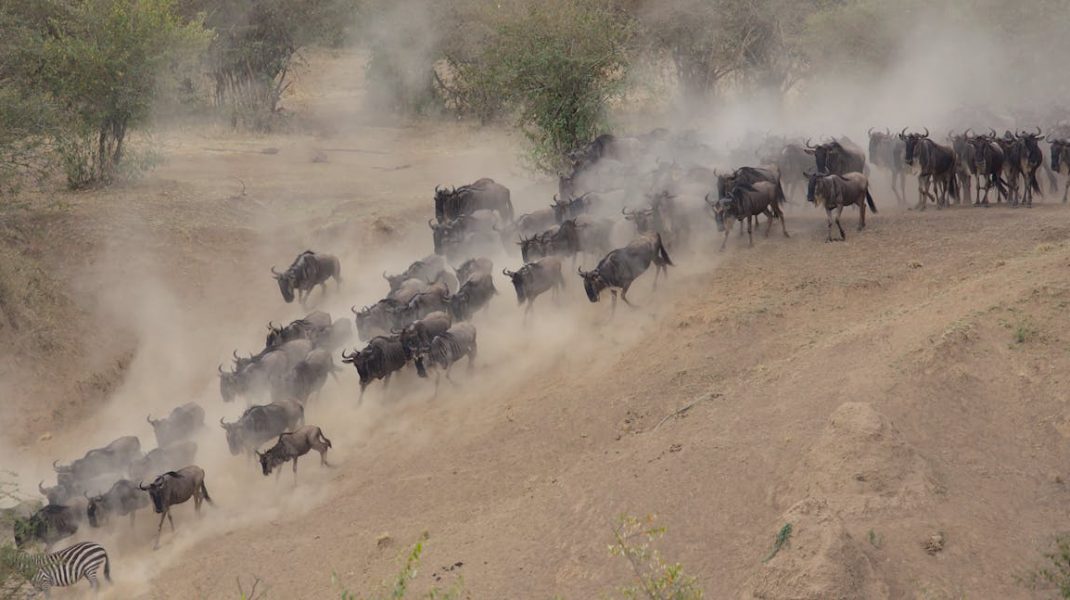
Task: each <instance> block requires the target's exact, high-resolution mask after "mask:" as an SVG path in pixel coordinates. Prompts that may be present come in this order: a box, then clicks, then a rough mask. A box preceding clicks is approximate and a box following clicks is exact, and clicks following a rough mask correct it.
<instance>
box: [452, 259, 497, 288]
mask: <svg viewBox="0 0 1070 600" xmlns="http://www.w3.org/2000/svg"><path fill="white" fill-rule="evenodd" d="M454 271H455V272H456V273H457V281H459V282H460V283H461V285H464V284H466V283H468V280H469V279H471V278H472V276H473V275H475V274H476V273H486V274H488V275H489V274H490V273H492V272H493V271H494V261H492V260H491V259H489V258H484V257H482V256H480V257H478V258H470V259H468V260H466V261H464V262H463V263H461V265H460V266H459V267H457V268H456V269H454Z"/></svg>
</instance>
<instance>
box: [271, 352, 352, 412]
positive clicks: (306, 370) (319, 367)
mask: <svg viewBox="0 0 1070 600" xmlns="http://www.w3.org/2000/svg"><path fill="white" fill-rule="evenodd" d="M340 370H341V369H340V368H339V367H337V366H335V364H334V360H333V359H332V358H331V353H330V352H329V351H328V350H327V349H325V348H316V349H315V350H313V351H312V352H309V353H308V356H306V357H305V358H303V359H301V360H300V361H298V362H297V364H295V365H294V366H293V369H292V370H291V371H290V373H288V374H287V375H286V377H284V378H283V381H282V384H281V385H279V386H277V387H276V388H274V389H273V390H272V391H273V396H272V400H276V401H278V400H284V399H288V398H292V399H294V400H297V401H298V402H299V403H301V404H304V403H306V402H308V399H309V398H310V397H311V396H312V395H313V394H315V395H316V397H317V398H319V393H320V390H321V389H323V385H324V384H325V383H327V376H328V375H330V376H331V377H333V378H334V379H335V381H337V380H338V376H337V375H335V373H336V372H337V371H340Z"/></svg>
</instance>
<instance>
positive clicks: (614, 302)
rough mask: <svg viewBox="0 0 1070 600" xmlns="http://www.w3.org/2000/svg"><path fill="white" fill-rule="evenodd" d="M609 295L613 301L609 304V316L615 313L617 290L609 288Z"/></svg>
mask: <svg viewBox="0 0 1070 600" xmlns="http://www.w3.org/2000/svg"><path fill="white" fill-rule="evenodd" d="M609 293H610V296H612V298H613V303H612V304H611V305H610V306H611V308H610V311H609V314H610V316H612V315H615V314H617V290H609Z"/></svg>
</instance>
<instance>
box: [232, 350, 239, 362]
mask: <svg viewBox="0 0 1070 600" xmlns="http://www.w3.org/2000/svg"><path fill="white" fill-rule="evenodd" d="M231 355H233V356H234V362H238V361H239V360H241V358H239V357H238V349H237V348H235V349H234V352H231Z"/></svg>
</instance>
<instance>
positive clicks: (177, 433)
mask: <svg viewBox="0 0 1070 600" xmlns="http://www.w3.org/2000/svg"><path fill="white" fill-rule="evenodd" d="M145 420H146V421H148V423H149V425H152V431H153V433H155V434H156V445H157V446H169V445H171V444H173V443H175V442H180V441H183V440H185V439H187V438H189V437H190V436H191V435H193V434H194V433H195V432H196V431H197V430H198V429H200V428H201V427H204V409H203V408H201V405H200V404H197V403H196V402H187V403H185V404H183V405H181V406H176V407H175V408H174V409H172V410H171V414H169V415H167V418H166V419H153V418H152V415H151V414H150V415H147V416H146V417H145Z"/></svg>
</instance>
